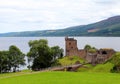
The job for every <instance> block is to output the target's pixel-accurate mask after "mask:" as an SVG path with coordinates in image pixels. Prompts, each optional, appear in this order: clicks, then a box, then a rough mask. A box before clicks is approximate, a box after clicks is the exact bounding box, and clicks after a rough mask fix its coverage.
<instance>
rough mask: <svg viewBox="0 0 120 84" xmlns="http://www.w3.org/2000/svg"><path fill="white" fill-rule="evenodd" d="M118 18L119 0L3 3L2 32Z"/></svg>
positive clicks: (9, 0)
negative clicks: (115, 16)
mask: <svg viewBox="0 0 120 84" xmlns="http://www.w3.org/2000/svg"><path fill="white" fill-rule="evenodd" d="M114 15H120V2H119V0H0V28H1V31H0V32H11V31H26V30H27V31H31V30H46V29H59V28H65V27H69V26H75V25H83V24H89V23H93V22H96V21H99V20H102V19H105V18H108V17H111V16H114Z"/></svg>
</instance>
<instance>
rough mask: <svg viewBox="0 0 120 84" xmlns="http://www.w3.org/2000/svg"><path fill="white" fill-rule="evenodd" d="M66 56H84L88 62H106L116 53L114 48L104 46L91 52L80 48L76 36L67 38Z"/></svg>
mask: <svg viewBox="0 0 120 84" xmlns="http://www.w3.org/2000/svg"><path fill="white" fill-rule="evenodd" d="M65 44H66V56H79V57H81V58H84V59H85V60H86V61H87V62H88V63H92V64H96V63H104V62H105V61H107V60H108V59H110V58H111V57H112V55H113V54H114V53H115V51H114V50H113V49H108V48H103V49H99V50H97V52H95V53H90V52H88V51H86V50H84V49H78V47H77V40H76V39H74V38H68V37H66V38H65Z"/></svg>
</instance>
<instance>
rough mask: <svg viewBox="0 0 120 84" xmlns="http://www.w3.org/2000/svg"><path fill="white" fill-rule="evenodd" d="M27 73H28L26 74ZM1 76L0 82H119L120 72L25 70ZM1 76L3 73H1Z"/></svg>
mask: <svg viewBox="0 0 120 84" xmlns="http://www.w3.org/2000/svg"><path fill="white" fill-rule="evenodd" d="M25 73H27V74H25ZM25 73H24V75H19V76H11V77H8V78H1V79H0V84H16V83H17V84H119V83H120V80H119V79H120V74H115V73H95V72H37V73H34V72H32V73H31V72H29V73H31V74H28V72H25ZM11 75H12V74H11ZM0 76H1V75H0Z"/></svg>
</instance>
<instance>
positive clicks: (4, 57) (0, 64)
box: [0, 51, 9, 73]
mask: <svg viewBox="0 0 120 84" xmlns="http://www.w3.org/2000/svg"><path fill="white" fill-rule="evenodd" d="M8 60H9V58H8V51H0V72H1V73H2V72H7V70H9V67H8V66H9V63H8Z"/></svg>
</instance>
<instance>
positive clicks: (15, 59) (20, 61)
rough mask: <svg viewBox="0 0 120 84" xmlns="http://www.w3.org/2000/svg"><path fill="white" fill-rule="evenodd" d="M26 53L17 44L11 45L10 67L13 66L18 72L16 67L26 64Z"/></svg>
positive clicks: (14, 70)
mask: <svg viewBox="0 0 120 84" xmlns="http://www.w3.org/2000/svg"><path fill="white" fill-rule="evenodd" d="M24 57H25V54H23V53H22V52H21V51H20V49H19V48H17V47H16V46H15V45H12V46H10V47H9V58H10V60H9V63H10V65H11V66H10V67H12V68H13V72H16V68H19V66H20V65H25V59H24Z"/></svg>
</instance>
